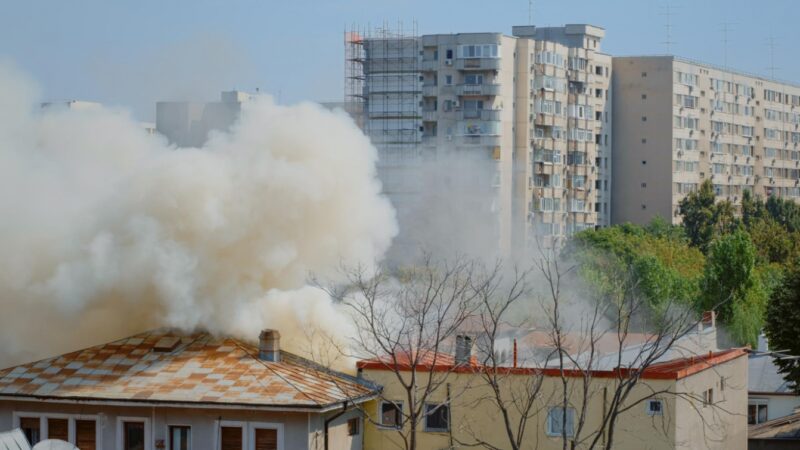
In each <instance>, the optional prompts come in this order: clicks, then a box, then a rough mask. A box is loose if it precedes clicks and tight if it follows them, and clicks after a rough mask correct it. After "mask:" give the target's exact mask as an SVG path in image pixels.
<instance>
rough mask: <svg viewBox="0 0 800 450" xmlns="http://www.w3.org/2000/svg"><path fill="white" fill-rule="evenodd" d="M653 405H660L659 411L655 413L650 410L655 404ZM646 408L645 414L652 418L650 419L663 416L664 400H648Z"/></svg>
mask: <svg viewBox="0 0 800 450" xmlns="http://www.w3.org/2000/svg"><path fill="white" fill-rule="evenodd" d="M653 403H658V404H659V405H660V406H659V408H658V411H653V410H652V409H651V408H650V405H651V404H653ZM644 407H645V408H644V409H645V412H647V415H648V416H650V417H654V416H663V415H664V400H661V399H660V398H650V399H647V401H646V402H645V404H644Z"/></svg>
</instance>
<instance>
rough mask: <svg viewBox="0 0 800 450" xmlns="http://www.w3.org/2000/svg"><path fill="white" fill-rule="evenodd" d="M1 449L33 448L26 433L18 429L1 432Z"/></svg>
mask: <svg viewBox="0 0 800 450" xmlns="http://www.w3.org/2000/svg"><path fill="white" fill-rule="evenodd" d="M0 450H31V445H30V444H29V443H28V440H27V439H25V435H24V434H22V431H21V430H20V429H19V428H17V429H16V430H11V431H4V432H0Z"/></svg>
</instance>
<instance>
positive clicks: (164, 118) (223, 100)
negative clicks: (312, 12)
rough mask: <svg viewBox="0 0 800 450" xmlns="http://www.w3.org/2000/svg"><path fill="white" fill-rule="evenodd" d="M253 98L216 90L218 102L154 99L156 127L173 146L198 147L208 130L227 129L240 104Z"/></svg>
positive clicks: (232, 121) (248, 95) (237, 114)
mask: <svg viewBox="0 0 800 450" xmlns="http://www.w3.org/2000/svg"><path fill="white" fill-rule="evenodd" d="M252 98H253V96H252V95H251V94H248V93H246V92H241V91H228V92H222V93H221V94H220V101H218V102H158V103H156V131H157V132H158V133H160V134H162V135H163V136H165V137H166V138H167V141H168V142H169V143H170V144H172V145H175V146H177V147H202V146H203V145H204V144H205V143H206V140H208V134H209V133H210V132H212V131H227V130H228V128H229V127H230V126H231V125H233V123H234V122H236V120H237V119H238V118H239V114H240V113H241V112H242V104H243V103H245V102H248V101H250V100H251V99H252Z"/></svg>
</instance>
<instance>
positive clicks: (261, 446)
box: [254, 428, 278, 450]
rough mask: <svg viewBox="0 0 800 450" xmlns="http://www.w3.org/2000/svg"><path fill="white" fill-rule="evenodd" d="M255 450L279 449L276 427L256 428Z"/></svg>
mask: <svg viewBox="0 0 800 450" xmlns="http://www.w3.org/2000/svg"><path fill="white" fill-rule="evenodd" d="M254 431H255V433H254V434H255V450H278V430H276V429H275V428H256V429H255V430H254Z"/></svg>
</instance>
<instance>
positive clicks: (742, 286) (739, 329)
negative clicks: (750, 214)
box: [701, 229, 767, 345]
mask: <svg viewBox="0 0 800 450" xmlns="http://www.w3.org/2000/svg"><path fill="white" fill-rule="evenodd" d="M702 292H703V296H702V302H701V305H702V307H703V309H706V310H709V309H714V310H716V311H717V312H718V313H719V319H720V321H722V322H723V323H726V324H727V325H728V329H729V331H730V332H731V335H732V336H733V338H734V339H735V340H736V341H737V342H739V343H742V344H745V343H749V344H751V345H755V344H756V341H757V339H758V333H759V331H760V329H761V326H762V323H763V316H764V308H765V305H766V300H767V289H766V288H765V286H764V283H762V280H761V277H760V275H759V273H758V271H757V270H756V249H755V247H754V246H753V243H752V242H751V240H750V236H749V235H748V234H747V232H746V231H744V230H742V229H739V230H737V231H735V232H733V233H729V234H724V235H722V236H720V237H718V238H717V239H715V240H714V241H713V242H712V243H711V244H710V245H709V249H708V257H707V260H706V265H705V274H704V278H703V286H702Z"/></svg>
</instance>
